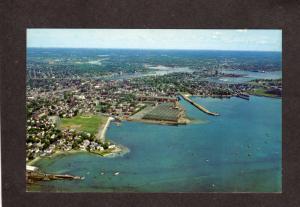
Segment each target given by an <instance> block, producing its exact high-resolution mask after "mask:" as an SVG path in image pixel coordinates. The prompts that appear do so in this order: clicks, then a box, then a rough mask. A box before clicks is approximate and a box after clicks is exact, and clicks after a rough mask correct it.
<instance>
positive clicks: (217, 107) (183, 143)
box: [28, 96, 281, 192]
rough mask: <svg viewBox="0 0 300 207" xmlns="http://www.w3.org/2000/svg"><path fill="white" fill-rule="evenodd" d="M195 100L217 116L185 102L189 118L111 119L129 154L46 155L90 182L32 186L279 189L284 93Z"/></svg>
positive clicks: (59, 168) (53, 165) (55, 167)
mask: <svg viewBox="0 0 300 207" xmlns="http://www.w3.org/2000/svg"><path fill="white" fill-rule="evenodd" d="M193 99H194V101H196V102H197V103H200V104H202V105H204V106H206V107H207V108H208V109H209V110H211V111H215V112H218V113H219V114H220V116H209V115H206V114H204V113H202V112H201V111H199V110H198V109H196V108H195V107H193V106H192V105H190V104H189V103H187V102H185V101H181V104H182V105H183V106H184V107H185V108H186V111H187V114H188V116H189V117H190V118H191V119H193V123H192V124H189V125H185V126H163V125H155V124H144V123H135V122H123V123H122V125H121V126H116V125H115V124H111V126H110V128H109V130H108V133H107V136H108V137H109V138H110V139H111V140H113V141H115V142H116V143H120V144H122V145H124V146H127V147H128V148H129V149H130V152H129V153H127V154H125V155H124V156H122V157H115V158H103V157H100V156H97V155H93V154H88V153H84V152H83V153H77V154H70V155H59V156H57V157H55V158H51V159H50V158H45V159H42V160H40V161H38V162H37V163H36V165H37V166H38V167H40V168H41V169H42V170H43V171H45V172H49V173H50V172H52V173H68V174H73V175H80V176H85V180H75V181H67V180H64V181H49V182H40V183H38V184H36V185H33V186H31V187H29V188H28V190H29V191H67V192H74V191H80V192H92V191H98V192H113V191H118V192H124V191H125V192H128V191H130V192H280V191H281V99H271V98H265V97H254V96H252V97H251V99H250V101H246V100H243V99H239V98H231V99H213V98H198V97H193ZM101 172H104V175H101ZM115 172H120V174H119V175H118V176H115V175H114V173H115Z"/></svg>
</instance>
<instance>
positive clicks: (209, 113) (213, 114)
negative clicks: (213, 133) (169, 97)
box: [179, 93, 220, 116]
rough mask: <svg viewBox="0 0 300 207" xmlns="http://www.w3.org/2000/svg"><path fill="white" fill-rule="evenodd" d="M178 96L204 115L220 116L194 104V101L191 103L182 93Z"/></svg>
mask: <svg viewBox="0 0 300 207" xmlns="http://www.w3.org/2000/svg"><path fill="white" fill-rule="evenodd" d="M179 95H180V96H181V97H182V98H183V99H184V100H186V101H187V102H189V103H190V104H192V105H193V106H195V107H196V108H197V109H199V110H201V111H203V112H204V113H206V114H208V115H212V116H219V115H220V114H218V113H216V112H211V111H209V110H208V109H206V108H205V107H203V106H201V105H200V104H197V103H195V102H194V101H192V100H191V99H190V98H189V97H188V96H187V95H184V94H182V93H179Z"/></svg>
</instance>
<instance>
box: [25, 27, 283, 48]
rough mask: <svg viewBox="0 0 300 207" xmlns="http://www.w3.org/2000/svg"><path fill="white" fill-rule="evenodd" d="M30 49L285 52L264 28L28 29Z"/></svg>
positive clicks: (275, 34)
mask: <svg viewBox="0 0 300 207" xmlns="http://www.w3.org/2000/svg"><path fill="white" fill-rule="evenodd" d="M27 47H42V48H45V47H56V48H57V47H61V48H127V49H189V50H238V51H240V50H241V51H281V50H282V31H281V30H270V29H267V30H263V29H259V30H256V29H229V30H225V29H27Z"/></svg>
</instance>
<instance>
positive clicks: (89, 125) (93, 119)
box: [60, 115, 107, 134]
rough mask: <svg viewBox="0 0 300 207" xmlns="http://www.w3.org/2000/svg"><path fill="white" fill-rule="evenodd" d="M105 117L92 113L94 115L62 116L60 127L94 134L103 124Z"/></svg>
mask: <svg viewBox="0 0 300 207" xmlns="http://www.w3.org/2000/svg"><path fill="white" fill-rule="evenodd" d="M106 120H107V117H103V116H99V115H94V116H75V117H72V118H62V119H61V121H60V128H62V129H75V130H76V131H83V132H88V133H91V134H96V133H97V132H98V129H99V126H100V125H101V124H104V123H105V122H106Z"/></svg>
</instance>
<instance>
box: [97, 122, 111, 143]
mask: <svg viewBox="0 0 300 207" xmlns="http://www.w3.org/2000/svg"><path fill="white" fill-rule="evenodd" d="M112 120H114V118H112V117H108V119H107V121H106V123H105V126H104V127H103V128H102V130H101V132H99V139H100V140H101V141H102V142H105V134H106V131H107V128H108V126H109V124H110V122H111V121H112Z"/></svg>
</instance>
